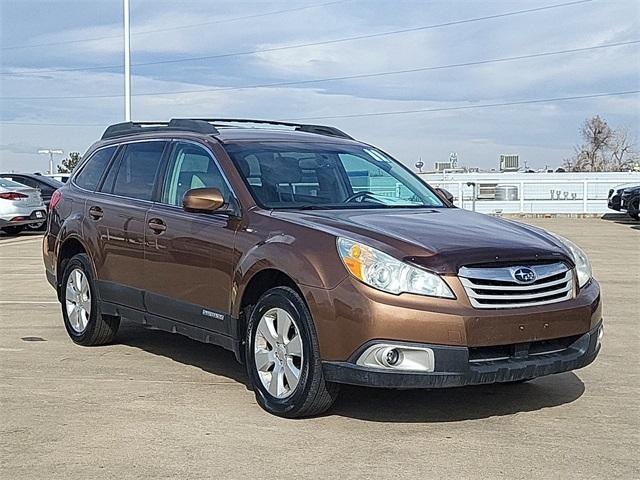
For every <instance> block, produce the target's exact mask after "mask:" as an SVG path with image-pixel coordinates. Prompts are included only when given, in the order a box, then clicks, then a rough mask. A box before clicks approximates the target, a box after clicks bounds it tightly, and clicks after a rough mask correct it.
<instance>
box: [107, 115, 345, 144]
mask: <svg viewBox="0 0 640 480" xmlns="http://www.w3.org/2000/svg"><path fill="white" fill-rule="evenodd" d="M229 123H253V124H259V125H280V126H285V127H293V129H294V130H297V131H300V132H306V133H315V134H317V135H327V136H330V137H339V138H346V139H349V140H353V137H351V136H349V135H347V134H346V133H344V132H343V131H342V130H339V129H337V128H335V127H329V126H326V125H309V124H304V123H292V122H278V121H276V120H255V119H249V118H174V119H171V120H170V121H169V122H123V123H116V124H114V125H111V126H109V127H107V129H106V130H105V131H104V133H103V134H102V140H107V139H109V138H116V137H124V136H127V135H137V134H140V133H147V132H161V131H162V132H164V131H167V130H174V131H183V132H195V133H203V134H206V135H216V134H218V133H220V132H219V131H218V129H217V128H216V127H228V126H229V125H227V124H229Z"/></svg>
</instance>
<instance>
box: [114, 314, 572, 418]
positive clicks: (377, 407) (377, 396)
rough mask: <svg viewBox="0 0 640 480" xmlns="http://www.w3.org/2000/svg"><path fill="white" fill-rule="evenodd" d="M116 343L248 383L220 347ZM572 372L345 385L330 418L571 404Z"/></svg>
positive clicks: (172, 340)
mask: <svg viewBox="0 0 640 480" xmlns="http://www.w3.org/2000/svg"><path fill="white" fill-rule="evenodd" d="M115 342H116V343H120V344H123V345H128V346H131V347H135V348H139V349H141V350H144V351H146V352H149V353H152V354H154V355H161V356H163V357H167V358H170V359H172V360H173V361H176V362H180V363H182V364H185V365H191V366H194V367H196V368H200V369H202V370H204V371H205V372H209V373H211V374H213V375H220V376H223V377H226V378H229V379H231V380H233V381H236V382H238V383H240V384H243V385H244V386H245V387H246V388H247V389H248V390H250V386H249V381H248V378H247V375H246V372H245V369H244V366H242V365H240V364H239V363H238V362H237V361H236V360H235V356H234V355H233V353H231V352H229V351H227V350H224V349H223V348H221V347H217V346H215V345H207V344H204V343H200V342H197V341H195V340H191V339H189V338H187V337H183V336H181V335H175V334H171V333H167V332H162V331H158V330H148V329H145V328H143V327H141V326H139V325H137V324H131V323H128V322H124V323H123V324H122V325H121V327H120V330H119V331H118V335H117V337H116V339H115ZM584 390H585V387H584V384H583V383H582V381H581V380H580V379H579V378H578V377H577V376H576V375H575V374H574V373H572V372H568V373H563V374H559V375H552V376H549V377H544V378H539V379H536V380H532V381H530V382H527V383H522V384H513V385H505V384H494V385H481V386H473V387H461V388H450V389H443V390H439V389H434V390H398V389H377V388H365V387H354V386H350V385H344V386H343V387H342V390H341V392H340V396H339V397H338V399H337V401H336V403H335V404H334V406H333V408H331V409H330V410H329V411H328V412H326V413H325V414H324V415H325V416H341V417H349V418H354V419H359V420H367V421H372V422H403V423H434V422H457V421H462V420H476V419H481V418H488V417H495V416H504V415H512V414H515V413H520V412H529V411H534V410H540V409H543V408H549V407H556V406H559V405H564V404H567V403H571V402H573V401H575V400H577V399H578V398H580V396H581V395H582V394H583V393H584Z"/></svg>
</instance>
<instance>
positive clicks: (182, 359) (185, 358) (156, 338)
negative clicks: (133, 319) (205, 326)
mask: <svg viewBox="0 0 640 480" xmlns="http://www.w3.org/2000/svg"><path fill="white" fill-rule="evenodd" d="M114 343H119V344H121V345H128V346H130V347H135V348H139V349H141V350H144V351H145V352H149V353H152V354H154V355H161V356H163V357H167V358H170V359H171V360H173V361H175V362H179V363H182V364H185V365H191V366H193V367H196V368H199V369H201V370H204V371H205V372H208V373H211V374H213V375H220V376H223V377H226V378H229V379H231V380H234V381H236V382H238V383H241V384H243V385H245V387H247V389H249V379H248V377H247V374H246V372H245V369H244V366H243V365H241V364H240V363H238V362H237V361H236V357H235V355H234V354H233V352H230V351H228V350H225V349H224V348H222V347H218V346H216V345H211V344H206V343H202V342H198V341H196V340H192V339H190V338H187V337H185V336H183V335H176V334H174V333H168V332H163V331H160V330H151V329H147V328H144V327H142V326H140V325H138V324H135V323H130V322H122V323H121V324H120V328H119V329H118V334H117V336H116V338H115V340H114Z"/></svg>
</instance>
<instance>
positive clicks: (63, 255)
mask: <svg viewBox="0 0 640 480" xmlns="http://www.w3.org/2000/svg"><path fill="white" fill-rule="evenodd" d="M79 253H84V254H86V255H87V256H88V257H89V263H90V264H91V268H92V270H93V271H92V273H93V275H94V277H95V274H96V269H95V265H94V264H93V259H92V258H91V256H90V255H89V249H88V248H87V246H86V245H85V244H84V242H83V241H82V240H81V239H80V237H78V236H77V235H70V236H68V237H66V238H65V239H64V240H63V241H61V242H60V245H59V247H58V254H57V255H56V283H57V285H56V291H57V292H58V297H59V296H60V285H61V282H62V276H63V275H64V269H65V266H66V264H67V263H68V262H69V260H71V259H72V258H73V257H74V256H76V255H78V254H79Z"/></svg>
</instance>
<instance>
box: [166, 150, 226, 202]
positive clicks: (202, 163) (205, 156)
mask: <svg viewBox="0 0 640 480" xmlns="http://www.w3.org/2000/svg"><path fill="white" fill-rule="evenodd" d="M204 187H212V188H217V189H218V190H220V192H222V196H223V197H224V199H225V200H226V201H228V199H229V196H230V191H229V187H228V186H227V184H226V182H225V181H224V177H223V176H222V173H221V172H220V169H219V168H218V166H217V165H216V162H215V161H214V159H213V158H212V157H211V155H209V153H208V152H207V151H206V150H205V149H204V148H202V147H199V146H197V145H193V144H190V143H178V144H176V146H175V148H174V150H173V153H172V154H171V160H170V161H169V169H168V170H167V176H166V180H165V185H164V190H163V195H162V202H163V203H167V204H169V205H178V206H180V205H182V198H183V197H184V194H185V193H186V192H187V191H188V190H191V189H192V188H204Z"/></svg>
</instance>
